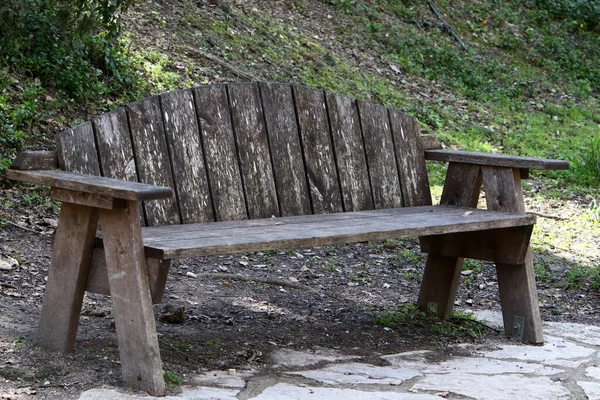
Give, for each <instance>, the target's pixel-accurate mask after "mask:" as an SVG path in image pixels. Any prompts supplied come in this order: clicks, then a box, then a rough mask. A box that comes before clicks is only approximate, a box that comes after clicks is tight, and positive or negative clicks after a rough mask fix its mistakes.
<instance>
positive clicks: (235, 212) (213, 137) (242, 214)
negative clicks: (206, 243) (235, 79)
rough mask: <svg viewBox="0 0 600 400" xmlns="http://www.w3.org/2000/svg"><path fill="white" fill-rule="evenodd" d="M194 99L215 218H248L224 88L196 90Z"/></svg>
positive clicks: (208, 87)
mask: <svg viewBox="0 0 600 400" xmlns="http://www.w3.org/2000/svg"><path fill="white" fill-rule="evenodd" d="M194 98H195V103H196V113H197V115H198V119H199V121H200V131H201V135H202V144H203V147H204V152H205V158H206V168H207V170H208V181H209V184H210V188H211V193H212V204H213V207H214V211H215V219H216V220H217V221H229V220H233V219H245V218H248V214H247V211H246V200H245V199H244V189H243V186H242V178H241V174H240V166H239V162H238V159H237V152H236V146H235V138H234V136H233V126H232V124H231V114H230V112H229V104H228V101H227V91H226V86H224V85H213V86H203V87H199V88H196V89H194Z"/></svg>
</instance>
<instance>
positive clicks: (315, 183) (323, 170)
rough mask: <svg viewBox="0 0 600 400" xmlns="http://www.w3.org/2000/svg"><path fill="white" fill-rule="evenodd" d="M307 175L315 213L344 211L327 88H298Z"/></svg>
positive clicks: (297, 102)
mask: <svg viewBox="0 0 600 400" xmlns="http://www.w3.org/2000/svg"><path fill="white" fill-rule="evenodd" d="M294 98H295V102H296V112H297V117H298V124H299V128H300V138H301V142H302V148H303V153H304V161H305V166H306V174H307V176H308V185H309V189H310V195H311V199H312V207H313V212H314V213H315V214H321V213H331V212H341V211H343V206H342V199H341V195H340V186H339V182H338V176H337V169H336V165H335V159H334V157H335V156H334V154H333V146H332V143H331V136H330V135H329V121H328V118H327V107H326V105H325V95H324V94H323V91H321V90H316V89H309V88H306V87H302V86H295V87H294Z"/></svg>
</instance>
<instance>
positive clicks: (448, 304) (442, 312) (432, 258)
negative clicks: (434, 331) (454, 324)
mask: <svg viewBox="0 0 600 400" xmlns="http://www.w3.org/2000/svg"><path fill="white" fill-rule="evenodd" d="M463 261H464V259H463V258H457V257H447V256H443V255H437V254H429V255H428V256H427V263H426V264H425V272H424V273H423V280H422V281H421V290H420V291H419V299H418V300H417V307H419V309H421V310H423V311H427V312H432V313H434V314H437V315H438V316H440V317H441V318H447V317H450V316H452V310H453V308H454V300H455V298H456V291H457V289H458V284H459V283H460V271H461V267H462V264H463Z"/></svg>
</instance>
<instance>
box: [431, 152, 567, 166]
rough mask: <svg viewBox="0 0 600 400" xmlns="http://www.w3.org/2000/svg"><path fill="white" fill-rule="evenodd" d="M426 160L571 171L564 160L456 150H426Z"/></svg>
mask: <svg viewBox="0 0 600 400" xmlns="http://www.w3.org/2000/svg"><path fill="white" fill-rule="evenodd" d="M425 159H426V160H434V161H447V162H455V163H463V164H478V165H486V166H491V167H508V168H520V169H546V170H562V169H569V163H568V162H567V161H562V160H549V159H544V158H533V157H517V156H508V155H502V154H489V153H474V152H469V151H456V150H425Z"/></svg>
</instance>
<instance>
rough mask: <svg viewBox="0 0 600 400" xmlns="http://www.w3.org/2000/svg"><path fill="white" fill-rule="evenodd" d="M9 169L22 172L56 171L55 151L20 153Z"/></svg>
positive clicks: (56, 159) (56, 158)
mask: <svg viewBox="0 0 600 400" xmlns="http://www.w3.org/2000/svg"><path fill="white" fill-rule="evenodd" d="M10 168H11V169H18V170H23V171H26V170H35V169H57V168H58V154H57V153H56V151H22V152H20V153H19V154H18V155H17V157H16V158H15V159H14V160H13V162H12V163H11V164H10Z"/></svg>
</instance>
